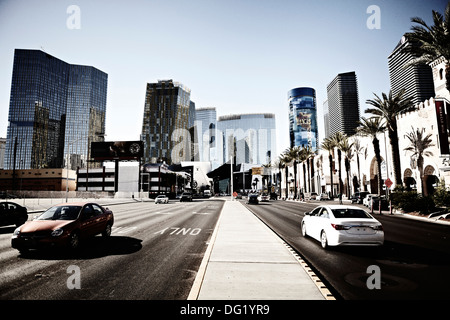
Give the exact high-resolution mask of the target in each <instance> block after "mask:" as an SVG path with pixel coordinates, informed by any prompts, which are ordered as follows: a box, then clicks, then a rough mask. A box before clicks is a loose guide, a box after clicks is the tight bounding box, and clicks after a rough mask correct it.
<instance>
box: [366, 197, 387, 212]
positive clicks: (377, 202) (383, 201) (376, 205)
mask: <svg viewBox="0 0 450 320" xmlns="http://www.w3.org/2000/svg"><path fill="white" fill-rule="evenodd" d="M379 205H380V197H379V196H373V197H372V198H371V199H370V202H369V208H373V209H374V210H379V208H380V207H379ZM381 210H389V202H388V201H387V199H386V197H385V196H381Z"/></svg>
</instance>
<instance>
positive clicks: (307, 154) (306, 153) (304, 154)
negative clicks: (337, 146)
mask: <svg viewBox="0 0 450 320" xmlns="http://www.w3.org/2000/svg"><path fill="white" fill-rule="evenodd" d="M315 155H316V153H315V152H314V151H313V150H312V148H311V147H310V146H306V147H303V148H302V149H301V151H300V159H301V160H302V161H303V172H304V173H305V172H307V173H308V182H306V177H305V190H306V185H308V192H311V191H312V190H311V167H310V159H311V158H313V157H314V156H315ZM305 162H306V167H307V168H306V170H305V165H304V163H305ZM313 165H314V164H313Z"/></svg>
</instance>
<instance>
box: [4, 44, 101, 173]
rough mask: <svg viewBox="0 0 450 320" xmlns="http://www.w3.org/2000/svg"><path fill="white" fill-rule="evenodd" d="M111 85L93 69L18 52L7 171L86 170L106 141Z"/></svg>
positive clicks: (40, 54)
mask: <svg viewBox="0 0 450 320" xmlns="http://www.w3.org/2000/svg"><path fill="white" fill-rule="evenodd" d="M107 83H108V75H107V74H106V73H104V72H102V71H100V70H98V69H96V68H94V67H91V66H81V65H72V64H68V63H66V62H64V61H62V60H59V59H57V58H55V57H53V56H51V55H49V54H47V53H45V52H43V51H40V50H24V49H16V50H15V54H14V66H13V74H12V83H11V97H10V105H9V116H8V121H9V124H8V130H7V139H6V150H5V161H4V167H5V169H13V168H17V169H27V168H30V169H38V168H62V167H66V165H67V164H68V166H69V168H70V169H76V168H77V167H85V166H86V164H87V161H88V160H89V158H90V156H89V152H90V142H94V141H101V139H102V136H104V132H105V113H106V93H107ZM100 136H101V137H100ZM14 160H15V162H14ZM67 160H68V161H69V162H68V163H66V161H67Z"/></svg>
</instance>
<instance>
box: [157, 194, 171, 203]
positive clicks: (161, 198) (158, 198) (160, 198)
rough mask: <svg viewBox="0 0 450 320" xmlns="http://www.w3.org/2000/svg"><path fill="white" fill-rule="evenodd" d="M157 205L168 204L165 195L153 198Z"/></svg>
mask: <svg viewBox="0 0 450 320" xmlns="http://www.w3.org/2000/svg"><path fill="white" fill-rule="evenodd" d="M157 203H169V198H168V197H167V196H165V195H159V196H157V197H156V198H155V204H157Z"/></svg>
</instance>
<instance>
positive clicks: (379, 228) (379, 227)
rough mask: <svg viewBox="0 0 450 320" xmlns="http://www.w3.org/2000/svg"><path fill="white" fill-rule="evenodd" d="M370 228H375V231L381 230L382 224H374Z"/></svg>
mask: <svg viewBox="0 0 450 320" xmlns="http://www.w3.org/2000/svg"><path fill="white" fill-rule="evenodd" d="M372 229H373V230H377V231H383V226H382V225H381V224H380V225H376V226H373V227H372Z"/></svg>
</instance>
